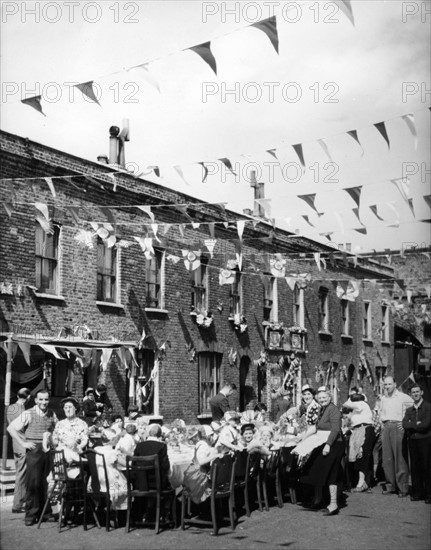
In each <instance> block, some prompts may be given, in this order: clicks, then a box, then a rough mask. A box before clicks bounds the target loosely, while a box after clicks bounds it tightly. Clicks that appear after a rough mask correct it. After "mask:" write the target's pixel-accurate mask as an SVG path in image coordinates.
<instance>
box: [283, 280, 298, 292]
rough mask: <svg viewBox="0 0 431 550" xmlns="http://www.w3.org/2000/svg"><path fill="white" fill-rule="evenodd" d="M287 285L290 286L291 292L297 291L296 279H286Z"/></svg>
mask: <svg viewBox="0 0 431 550" xmlns="http://www.w3.org/2000/svg"><path fill="white" fill-rule="evenodd" d="M285 279H286V283H287V284H288V286H289V288H290V290H291V291H292V292H293V291H294V290H295V286H296V279H295V277H285Z"/></svg>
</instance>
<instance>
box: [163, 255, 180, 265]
mask: <svg viewBox="0 0 431 550" xmlns="http://www.w3.org/2000/svg"><path fill="white" fill-rule="evenodd" d="M166 259H167V260H168V261H169V262H171V263H173V264H177V263H178V262H179V261H180V260H181V258H180V257H179V256H175V255H174V254H168V255H167V256H166Z"/></svg>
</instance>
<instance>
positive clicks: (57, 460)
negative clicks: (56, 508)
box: [37, 450, 100, 532]
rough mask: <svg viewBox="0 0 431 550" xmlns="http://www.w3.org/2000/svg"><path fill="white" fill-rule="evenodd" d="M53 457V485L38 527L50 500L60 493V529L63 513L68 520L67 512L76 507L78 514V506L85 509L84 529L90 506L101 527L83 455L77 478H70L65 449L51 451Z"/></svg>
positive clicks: (77, 465) (59, 528) (78, 464)
mask: <svg viewBox="0 0 431 550" xmlns="http://www.w3.org/2000/svg"><path fill="white" fill-rule="evenodd" d="M51 458H52V470H51V472H52V478H53V486H52V489H51V490H50V491H49V493H48V496H47V498H46V500H45V504H44V506H43V510H42V514H41V516H40V518H39V521H38V523H37V528H38V529H39V528H40V524H41V523H42V520H43V516H44V515H45V512H46V509H47V507H48V504H49V502H50V500H51V499H52V498H53V496H54V495H55V494H58V498H59V500H60V512H59V516H58V531H59V532H60V530H61V526H62V521H63V513H64V521H65V522H66V520H67V512H69V511H71V509H72V508H74V511H75V516H77V515H78V506H80V507H82V510H83V526H84V530H85V531H86V530H87V508H88V506H90V508H91V511H92V513H93V517H94V520H95V523H96V525H97V527H98V528H99V529H100V524H99V521H98V519H97V515H96V511H95V509H94V505H93V502H92V501H91V499H90V498H89V495H88V493H87V478H88V476H87V474H86V472H85V468H84V465H83V462H82V460H81V457H80V459H79V463H77V464H76V467H77V468H79V475H78V476H77V477H76V478H70V477H69V475H68V472H67V468H68V465H67V463H66V460H65V457H64V451H63V450H61V451H51Z"/></svg>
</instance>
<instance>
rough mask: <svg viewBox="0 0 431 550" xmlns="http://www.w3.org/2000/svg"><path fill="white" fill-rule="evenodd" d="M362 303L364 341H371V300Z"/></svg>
mask: <svg viewBox="0 0 431 550" xmlns="http://www.w3.org/2000/svg"><path fill="white" fill-rule="evenodd" d="M362 303H363V308H362V339H363V340H371V337H372V332H371V330H372V327H371V302H370V301H369V300H364V301H363V302H362Z"/></svg>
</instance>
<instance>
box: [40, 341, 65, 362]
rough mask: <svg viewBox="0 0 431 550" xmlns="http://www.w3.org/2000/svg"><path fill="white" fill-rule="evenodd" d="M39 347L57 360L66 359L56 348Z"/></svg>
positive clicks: (42, 345)
mask: <svg viewBox="0 0 431 550" xmlns="http://www.w3.org/2000/svg"><path fill="white" fill-rule="evenodd" d="M38 346H39V347H40V348H42V349H43V351H46V353H50V354H51V355H53V356H54V357H55V358H56V359H64V357H63V356H61V355H60V354H59V353H58V351H57V348H56V347H55V346H47V345H44V344H38Z"/></svg>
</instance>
